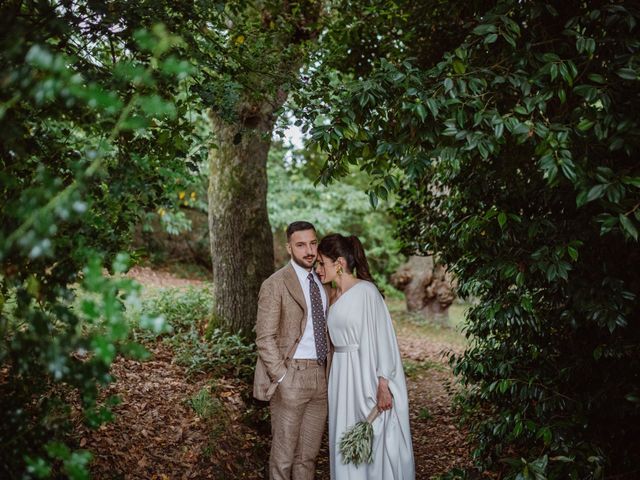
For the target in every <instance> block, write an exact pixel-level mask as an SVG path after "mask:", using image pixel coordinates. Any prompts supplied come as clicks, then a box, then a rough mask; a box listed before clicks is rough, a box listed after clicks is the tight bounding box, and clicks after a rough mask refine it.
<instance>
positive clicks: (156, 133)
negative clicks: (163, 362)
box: [0, 2, 192, 478]
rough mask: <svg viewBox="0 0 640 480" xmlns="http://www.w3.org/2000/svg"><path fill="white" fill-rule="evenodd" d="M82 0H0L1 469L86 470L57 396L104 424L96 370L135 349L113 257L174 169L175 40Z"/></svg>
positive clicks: (106, 378) (186, 137)
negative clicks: (66, 1) (2, 0)
mask: <svg viewBox="0 0 640 480" xmlns="http://www.w3.org/2000/svg"><path fill="white" fill-rule="evenodd" d="M93 7H95V8H96V9H97V10H92V9H91V8H93ZM93 7H91V8H90V7H88V6H87V5H81V6H78V8H75V7H74V8H73V9H69V10H67V9H66V8H63V7H62V6H58V7H55V6H53V5H52V4H50V3H49V2H27V3H24V2H18V3H17V2H10V4H9V5H4V4H3V7H2V12H0V13H1V18H2V27H3V28H2V31H3V34H2V37H1V38H0V61H2V64H3V68H4V70H3V72H4V73H3V80H2V85H3V88H2V92H1V93H0V151H1V155H0V167H1V168H0V194H1V195H2V197H3V199H4V200H3V202H2V203H0V219H1V220H2V221H1V222H0V225H1V227H0V265H1V267H0V313H1V317H0V371H1V372H2V375H1V377H0V391H1V394H0V407H1V408H2V411H3V415H4V417H3V418H4V421H3V422H2V426H1V427H0V443H1V444H2V449H0V465H1V467H0V472H1V473H0V474H1V475H3V477H7V478H18V477H24V478H30V477H39V478H44V477H47V476H50V475H52V476H59V475H64V476H67V477H69V478H87V475H88V473H87V472H88V461H89V458H90V455H89V453H88V452H85V451H82V450H75V449H74V445H73V444H72V443H70V442H69V441H68V440H67V438H66V433H67V432H68V430H69V427H70V423H69V416H70V412H71V405H74V406H77V407H80V409H81V412H82V413H83V414H84V417H85V420H86V422H87V423H88V424H89V425H90V426H92V427H97V426H98V425H100V424H101V423H103V422H104V421H107V420H109V419H110V418H111V414H110V412H109V404H110V401H105V402H99V401H98V395H97V394H98V390H99V388H100V387H101V386H103V385H106V384H107V383H109V382H110V381H111V376H110V374H109V367H110V364H111V362H112V361H113V359H114V358H115V357H116V355H119V354H125V355H135V356H140V355H144V351H143V349H141V348H140V347H139V346H137V345H135V344H132V343H130V342H129V325H128V322H127V320H126V315H125V308H126V307H127V305H130V304H135V303H136V302H138V301H139V300H138V294H139V290H138V289H139V287H138V286H136V285H135V284H134V283H133V282H132V281H131V280H129V279H124V278H121V276H120V274H121V273H122V272H124V271H126V269H127V268H128V264H129V263H130V261H129V258H128V256H127V255H124V254H118V252H119V251H120V250H122V249H125V248H126V246H127V245H128V241H129V238H130V233H131V232H132V230H133V227H134V226H135V224H136V223H137V222H138V221H139V220H140V218H141V216H142V215H143V213H144V211H145V210H146V209H148V208H153V207H155V205H156V204H157V203H161V202H162V201H163V198H164V196H165V194H166V190H167V189H166V188H165V184H166V183H167V182H171V180H172V179H173V178H174V177H173V176H174V175H177V176H184V174H183V173H181V172H185V171H186V163H185V161H184V158H185V156H186V153H187V152H188V150H189V148H190V138H191V137H190V134H189V133H185V131H186V130H188V129H190V125H191V120H190V118H189V115H188V111H187V105H186V102H185V100H186V98H187V97H186V95H185V90H184V88H183V87H184V86H185V85H186V83H185V82H187V76H188V75H189V73H190V71H191V70H192V67H191V66H190V65H189V64H187V63H185V62H183V61H181V60H179V59H178V57H176V56H173V55H174V53H172V50H174V51H175V48H177V47H178V46H179V45H180V43H181V42H180V40H179V39H178V38H177V37H174V36H172V35H170V34H169V33H167V31H166V29H165V28H164V27H162V25H156V26H152V25H148V27H149V28H148V29H146V30H145V29H138V28H137V26H136V25H133V24H131V25H127V27H128V28H125V29H123V28H122V27H123V26H124V25H123V24H122V23H121V19H119V18H115V19H114V17H113V15H110V14H108V12H106V11H103V10H102V7H101V6H99V5H97V4H93ZM110 21H114V22H115V23H116V24H117V27H116V26H114V24H113V23H110ZM134 32H135V33H134ZM169 172H171V173H169ZM105 267H106V268H105ZM106 269H108V270H109V271H110V272H111V274H112V275H113V276H105V270H106ZM78 297H81V298H78ZM141 319H142V323H145V322H146V323H149V324H154V322H155V321H154V319H151V318H149V317H146V316H142V317H141Z"/></svg>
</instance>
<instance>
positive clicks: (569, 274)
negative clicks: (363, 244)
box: [306, 0, 640, 479]
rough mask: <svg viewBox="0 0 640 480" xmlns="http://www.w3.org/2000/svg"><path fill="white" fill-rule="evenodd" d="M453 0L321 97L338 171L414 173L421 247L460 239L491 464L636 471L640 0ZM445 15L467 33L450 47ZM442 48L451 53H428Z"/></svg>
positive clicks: (543, 472) (476, 420) (471, 352)
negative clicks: (441, 37)
mask: <svg viewBox="0 0 640 480" xmlns="http://www.w3.org/2000/svg"><path fill="white" fill-rule="evenodd" d="M441 5H442V2H426V7H425V5H422V6H415V7H414V3H412V2H406V3H404V4H403V8H404V9H405V10H404V11H405V12H411V11H413V10H412V9H414V8H415V9H420V8H427V9H428V8H431V7H433V9H434V12H436V13H438V14H437V15H434V14H431V13H428V14H427V16H426V17H418V16H416V15H410V14H408V15H406V16H402V17H401V19H400V20H398V22H399V23H402V22H403V21H404V20H402V19H406V22H405V23H404V24H403V25H402V27H401V28H400V30H394V31H393V32H394V34H395V35H403V37H402V38H403V39H404V40H405V41H404V42H396V44H397V45H401V47H399V50H398V51H396V52H395V53H396V55H395V56H389V57H388V58H386V59H380V60H379V61H377V60H375V59H373V60H371V61H369V62H368V63H367V65H369V66H370V69H371V71H370V72H369V74H368V75H367V77H366V79H364V80H363V79H362V78H359V77H352V76H349V75H344V76H342V77H340V81H335V78H334V77H331V75H328V77H329V78H330V79H331V80H332V81H334V83H335V84H336V85H338V87H337V88H336V89H335V91H334V92H333V97H331V98H332V101H331V102H330V105H329V106H327V105H326V104H324V103H323V104H321V105H311V106H309V107H307V110H306V112H307V114H308V115H309V119H310V123H311V122H315V123H313V124H312V125H313V129H312V131H313V133H312V138H313V139H314V140H316V141H317V142H318V143H320V144H321V146H322V148H323V149H324V150H325V151H327V152H330V154H329V158H328V161H327V165H326V167H325V169H324V170H323V179H324V180H325V181H327V180H329V179H330V178H331V177H332V176H333V175H340V174H341V173H344V172H345V171H348V170H347V165H349V164H357V165H360V166H361V167H362V168H363V169H365V170H366V171H367V172H370V173H371V175H372V176H373V179H372V181H371V186H370V188H369V190H370V193H371V195H372V196H381V197H384V196H386V195H387V194H388V191H389V190H391V191H393V192H396V193H398V194H399V200H398V206H397V208H396V215H397V217H398V220H399V233H400V235H401V237H402V239H403V240H404V242H405V244H406V247H407V249H408V250H409V251H416V250H417V251H421V252H424V253H436V254H438V255H440V257H441V259H442V260H443V261H444V262H446V263H447V264H449V265H451V266H452V267H453V268H454V270H455V273H456V274H457V277H458V279H459V285H460V290H461V294H462V295H463V296H465V297H467V296H471V297H474V298H477V299H478V300H479V303H478V305H477V306H475V307H473V308H472V309H471V310H470V312H469V315H468V320H467V330H466V333H467V335H468V336H469V339H470V341H471V346H470V347H469V348H468V349H467V351H466V352H465V353H464V355H463V356H460V357H454V359H453V365H454V368H455V372H456V373H457V374H458V375H459V376H460V378H461V381H462V382H463V383H464V384H465V385H466V387H467V393H466V395H465V397H464V399H463V403H462V406H463V411H465V412H468V413H469V415H468V416H467V420H468V421H469V423H470V427H471V433H472V436H473V439H474V440H475V442H476V445H477V449H476V450H475V452H474V453H475V458H476V460H477V461H478V465H479V467H481V468H492V469H504V470H505V472H504V474H505V478H510V479H512V478H518V479H521V478H537V479H543V478H551V479H565V478H576V479H577V478H602V477H603V475H604V472H605V471H606V472H608V474H611V475H612V476H616V475H620V476H623V475H627V476H631V475H633V472H636V473H637V464H638V462H639V461H640V450H639V445H640V443H639V442H638V438H640V401H639V398H640V394H639V392H640V376H638V372H639V371H640V356H639V355H638V351H639V348H640V317H639V312H640V308H639V307H640V304H639V294H640V269H638V268H637V267H636V266H637V265H640V249H639V248H638V228H639V226H640V208H639V206H640V170H639V166H640V164H639V163H638V160H637V159H638V154H639V146H640V142H639V141H638V139H639V138H640V123H639V122H638V116H637V112H638V110H639V109H640V90H639V88H640V82H639V81H638V79H639V78H640V63H639V58H640V42H639V41H638V28H640V27H639V22H640V11H639V10H638V8H637V5H635V4H632V3H628V2H624V3H620V2H615V1H604V2H579V1H567V2H555V3H554V2H522V1H516V0H501V1H498V2H495V3H491V4H490V6H487V4H486V3H483V2H470V4H469V2H448V3H447V4H446V5H447V9H451V11H452V12H458V11H462V10H464V11H463V14H462V16H461V18H452V17H451V16H449V14H447V13H446V12H444V13H443V14H442V15H440V14H439V12H440V13H441ZM463 7H464V8H463ZM425 19H426V21H425ZM447 22H449V23H447ZM461 22H462V23H461ZM399 31H400V32H403V33H402V34H401V33H399ZM438 31H444V32H448V31H455V32H456V35H459V36H460V38H459V39H458V40H456V41H455V42H453V44H452V45H448V47H447V50H445V51H442V47H441V44H440V43H439V41H438V39H437V38H435V37H434V36H433V32H438ZM374 33H375V34H376V35H379V36H382V35H385V34H386V33H385V31H384V30H381V31H377V32H374ZM389 36H390V37H392V39H393V40H394V41H395V38H393V35H391V34H389ZM374 38H375V37H374ZM445 38H446V40H447V41H450V40H452V39H451V38H450V35H448V34H446V37H445ZM416 39H420V41H416ZM423 40H424V42H423ZM389 41H390V42H391V40H389ZM380 44H381V45H385V41H384V39H381V40H380ZM445 45H447V44H446V43H445ZM428 50H431V51H432V52H436V53H438V57H437V59H436V60H435V62H431V63H420V62H423V61H427V60H428V57H426V56H422V54H423V53H425V51H428ZM414 54H415V55H416V57H417V58H415V57H414V58H409V57H412V56H413V55H414ZM431 57H433V55H431ZM317 83H318V84H319V85H326V84H327V83H328V81H327V82H325V83H322V82H317ZM329 96H330V95H329V94H328V93H326V92H323V93H322V94H318V98H323V99H324V98H328V97H329Z"/></svg>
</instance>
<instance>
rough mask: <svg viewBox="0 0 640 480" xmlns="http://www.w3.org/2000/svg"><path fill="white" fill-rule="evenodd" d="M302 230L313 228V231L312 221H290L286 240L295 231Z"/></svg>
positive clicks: (289, 238)
mask: <svg viewBox="0 0 640 480" xmlns="http://www.w3.org/2000/svg"><path fill="white" fill-rule="evenodd" d="M302 230H313V231H314V232H315V231H316V227H314V226H313V223H309V222H304V221H297V222H292V223H290V224H289V226H288V227H287V242H288V241H289V240H291V235H293V234H294V233H295V232H300V231H302Z"/></svg>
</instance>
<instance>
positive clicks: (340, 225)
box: [267, 148, 404, 292]
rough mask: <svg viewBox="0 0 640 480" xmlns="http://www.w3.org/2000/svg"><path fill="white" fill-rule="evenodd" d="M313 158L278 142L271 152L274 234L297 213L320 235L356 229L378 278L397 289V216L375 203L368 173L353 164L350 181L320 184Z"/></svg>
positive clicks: (389, 288)
mask: <svg viewBox="0 0 640 480" xmlns="http://www.w3.org/2000/svg"><path fill="white" fill-rule="evenodd" d="M313 160H314V159H313V157H312V158H311V159H308V160H305V159H300V158H296V157H294V158H290V157H289V156H288V155H285V152H284V151H283V150H281V149H279V148H272V149H271V151H270V153H269V164H268V175H269V192H268V195H267V198H268V206H269V220H270V222H271V226H272V228H273V229H274V231H275V233H276V239H278V238H280V239H284V241H286V237H284V236H283V235H284V233H283V232H284V231H285V229H286V228H287V225H288V224H289V223H291V222H292V221H294V220H296V219H305V220H307V221H310V222H311V223H313V224H314V225H315V226H316V228H317V229H318V231H319V235H320V236H322V235H326V234H328V233H331V232H339V233H343V234H345V235H358V237H359V238H360V239H361V240H362V242H363V244H364V247H365V249H366V251H367V258H368V260H369V262H370V267H371V270H372V272H373V273H374V275H375V276H376V281H378V282H379V285H381V286H383V287H384V288H385V291H386V292H392V291H394V289H393V287H392V286H391V285H390V284H389V283H388V282H387V278H388V277H389V276H390V275H391V274H392V273H393V272H395V270H396V269H397V268H398V267H399V266H400V264H401V263H402V262H403V260H404V255H402V254H400V243H399V241H398V240H397V239H396V237H395V235H394V233H395V223H394V220H393V219H392V218H391V217H390V215H389V214H388V213H387V212H386V211H385V210H383V209H379V210H375V209H373V208H371V205H370V204H369V200H368V197H367V195H366V194H365V193H363V191H362V190H363V185H365V184H366V182H367V176H366V175H365V174H363V173H362V172H358V171H355V170H354V171H353V172H351V175H350V177H349V179H348V181H346V182H341V183H339V184H336V185H332V186H330V187H327V186H323V185H317V184H314V182H313V181H312V180H311V179H310V177H315V176H316V172H315V171H314V169H313V168H312V165H313ZM303 162H304V163H303ZM389 203H390V204H391V202H389ZM278 234H280V235H278Z"/></svg>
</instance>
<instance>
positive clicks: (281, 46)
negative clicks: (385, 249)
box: [209, 1, 322, 337]
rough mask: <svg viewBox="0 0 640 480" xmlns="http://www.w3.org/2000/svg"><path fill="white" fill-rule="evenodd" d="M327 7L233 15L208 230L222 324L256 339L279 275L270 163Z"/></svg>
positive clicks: (294, 6)
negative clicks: (260, 313)
mask: <svg viewBox="0 0 640 480" xmlns="http://www.w3.org/2000/svg"><path fill="white" fill-rule="evenodd" d="M321 7H322V2H319V1H302V2H289V1H274V2H248V4H247V5H246V6H244V8H242V9H239V10H237V11H235V12H232V13H231V14H230V15H229V17H228V21H229V25H230V28H229V30H228V32H227V34H228V36H229V42H230V44H231V48H230V50H229V56H228V61H227V63H226V64H225V65H224V67H223V69H221V70H219V71H218V72H219V77H218V83H217V85H219V86H220V85H221V84H220V82H224V86H223V91H224V92H225V96H224V98H223V102H222V103H214V104H213V105H210V116H211V121H212V124H213V132H214V145H213V146H212V148H211V152H210V156H209V166H210V184H209V231H210V238H211V258H212V265H213V293H214V300H215V307H214V308H215V315H216V317H217V321H219V322H221V323H222V324H223V325H224V326H225V327H226V328H228V329H230V330H232V331H240V332H242V333H243V334H245V335H246V336H247V337H252V336H253V331H252V328H253V324H254V321H255V315H256V311H257V297H258V291H259V289H260V285H261V283H262V281H264V280H265V279H266V278H267V277H268V276H269V275H270V274H271V273H272V272H273V263H274V262H273V238H272V234H271V227H270V225H269V219H268V215H267V171H266V170H267V156H268V153H269V147H270V145H271V137H272V135H273V128H274V125H275V121H276V119H277V116H278V113H279V112H280V111H281V107H282V105H283V103H284V102H285V100H286V98H287V95H288V92H289V90H290V89H291V88H292V85H293V84H295V83H296V82H297V77H298V75H299V69H300V67H301V66H302V64H303V61H304V60H305V58H306V57H307V56H308V48H309V47H308V42H310V41H313V39H314V38H315V37H316V36H317V34H318V31H319V28H320V27H319V23H318V22H319V18H320V13H321Z"/></svg>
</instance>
